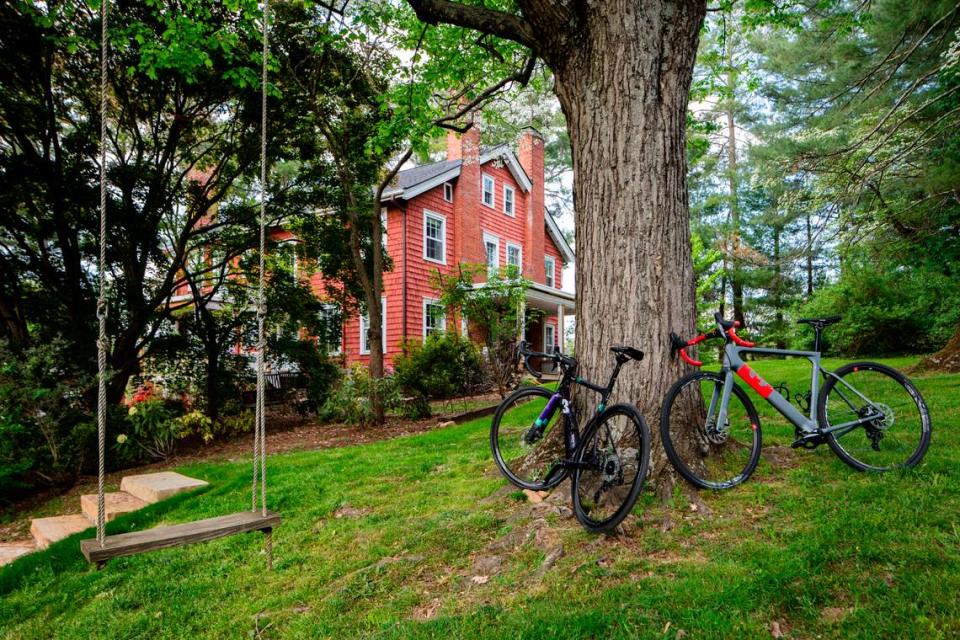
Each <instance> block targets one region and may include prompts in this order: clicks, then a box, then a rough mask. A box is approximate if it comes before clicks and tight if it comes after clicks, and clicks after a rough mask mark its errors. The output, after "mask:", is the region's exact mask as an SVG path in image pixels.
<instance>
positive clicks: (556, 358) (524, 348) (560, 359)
mask: <svg viewBox="0 0 960 640" xmlns="http://www.w3.org/2000/svg"><path fill="white" fill-rule="evenodd" d="M529 346H530V343H529V342H520V344H519V345H518V347H517V357H518V358H523V366H524V368H525V369H526V370H527V372H528V373H529V374H530V375H532V376H533V377H534V378H536V379H537V380H539V379H540V378H542V377H543V372H538V371H536V370H535V369H534V368H533V367H531V366H530V358H544V359H547V360H552V361H553V362H554V363H556V364H558V365H560V366H561V367H563V368H564V369H569V368H575V367H576V366H577V361H576V360H574V359H573V358H571V357H570V356H565V355H563V354H562V353H559V352H554V353H546V352H545V351H531V350H530V349H529Z"/></svg>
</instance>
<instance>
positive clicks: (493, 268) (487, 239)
mask: <svg viewBox="0 0 960 640" xmlns="http://www.w3.org/2000/svg"><path fill="white" fill-rule="evenodd" d="M487 243H490V244H493V245H494V246H495V247H496V248H497V249H496V253H497V255H496V261H497V264H496V265H491V264H490V258H489V256H488V255H487ZM483 259H484V261H485V262H486V263H487V276H488V277H489V276H492V275H494V274H495V273H498V272H499V271H500V237H499V236H495V235H493V234H492V233H487V232H486V231H484V232H483Z"/></svg>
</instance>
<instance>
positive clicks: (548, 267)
mask: <svg viewBox="0 0 960 640" xmlns="http://www.w3.org/2000/svg"><path fill="white" fill-rule="evenodd" d="M543 275H544V280H545V282H544V284H545V285H546V286H548V287H552V288H554V289H559V288H560V287H558V286H557V259H556V258H554V257H553V256H548V255H544V256H543Z"/></svg>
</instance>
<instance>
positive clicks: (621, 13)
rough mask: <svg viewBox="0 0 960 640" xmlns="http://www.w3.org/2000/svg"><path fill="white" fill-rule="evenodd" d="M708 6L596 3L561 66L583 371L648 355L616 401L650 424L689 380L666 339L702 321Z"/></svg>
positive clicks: (657, 475)
mask: <svg viewBox="0 0 960 640" xmlns="http://www.w3.org/2000/svg"><path fill="white" fill-rule="evenodd" d="M704 10H705V7H704V5H703V3H700V2H658V3H636V2H632V1H631V0H617V1H610V2H604V3H597V6H596V8H594V9H593V10H592V12H593V13H594V14H595V15H591V16H590V17H589V18H588V21H589V22H590V24H591V26H592V28H591V29H590V31H589V37H588V39H587V41H586V42H585V43H583V45H582V48H580V49H579V50H578V51H576V52H571V53H572V55H571V56H570V57H569V59H568V62H567V63H566V64H565V65H563V66H562V67H560V68H557V69H555V70H554V71H555V74H556V92H557V95H558V97H559V98H560V104H561V106H562V108H563V111H564V114H565V115H566V118H567V128H568V131H569V134H570V142H571V146H572V151H573V167H574V176H575V177H574V209H575V212H576V213H575V215H576V238H577V278H576V296H577V302H576V314H577V325H576V353H577V356H578V359H579V360H580V362H581V363H582V370H583V373H584V375H585V376H586V377H588V378H590V379H595V380H599V381H603V380H605V378H606V376H608V375H609V373H610V369H611V368H612V366H613V360H612V357H611V355H610V353H609V347H610V346H611V345H615V344H628V345H632V346H636V347H637V348H639V349H642V350H643V351H645V352H646V354H647V355H646V358H644V360H643V361H642V362H640V363H639V364H631V365H628V366H627V367H625V368H624V370H623V373H622V375H621V377H620V380H619V382H618V385H617V390H616V396H617V397H618V398H619V399H621V400H624V401H628V402H633V403H636V404H637V405H638V406H639V407H640V410H641V412H642V413H643V414H644V416H646V417H647V420H648V422H649V423H650V424H651V425H654V426H655V424H656V418H657V416H658V415H659V408H660V403H661V401H662V399H663V397H664V395H665V394H666V392H667V390H668V388H669V386H670V385H671V384H672V382H673V381H674V380H675V379H676V378H677V377H679V376H680V375H681V374H682V373H684V371H683V369H682V365H681V364H679V362H678V361H675V360H671V358H670V357H669V356H670V351H669V343H668V339H667V336H668V335H669V334H670V331H671V330H674V331H678V332H680V333H681V334H684V335H691V334H692V333H693V332H694V330H695V323H696V301H695V284H694V274H693V262H692V258H691V248H690V223H689V208H688V197H687V164H686V155H685V145H686V111H687V102H688V96H689V87H690V80H691V75H692V71H693V63H694V59H695V57H696V52H697V43H698V39H699V31H700V25H701V23H702V20H703V16H704ZM581 415H587V414H586V413H584V412H581ZM652 469H653V474H654V480H655V481H656V482H658V483H660V482H663V481H668V482H667V484H672V478H673V470H672V468H671V467H670V465H669V463H668V462H667V460H666V457H665V455H664V454H663V452H662V449H661V448H660V447H659V446H657V447H655V449H654V458H653V466H652Z"/></svg>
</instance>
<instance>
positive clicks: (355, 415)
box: [318, 364, 400, 425]
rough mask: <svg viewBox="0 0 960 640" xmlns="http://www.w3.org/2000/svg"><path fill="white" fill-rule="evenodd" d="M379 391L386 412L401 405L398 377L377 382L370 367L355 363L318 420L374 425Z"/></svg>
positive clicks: (328, 398) (329, 397) (333, 392)
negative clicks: (374, 401) (374, 396)
mask: <svg viewBox="0 0 960 640" xmlns="http://www.w3.org/2000/svg"><path fill="white" fill-rule="evenodd" d="M375 391H376V392H377V393H378V394H379V396H380V398H381V399H382V401H383V404H384V407H385V408H386V409H391V408H393V407H396V406H398V405H399V404H400V392H399V388H398V387H397V382H396V379H395V377H394V376H387V377H384V378H380V379H379V380H374V379H373V378H372V377H370V372H369V371H367V369H366V367H364V366H362V365H360V364H355V365H354V366H353V368H352V369H350V372H349V374H348V375H346V376H344V378H343V379H342V380H341V381H340V384H339V385H338V386H337V387H336V388H335V389H334V390H333V391H332V392H331V393H330V394H329V396H328V397H327V401H326V402H324V404H323V406H322V407H321V408H320V412H319V414H318V417H319V418H320V419H321V420H325V421H328V422H343V423H346V424H362V425H367V424H372V423H373V422H374V417H375V416H374V412H373V401H372V399H371V398H372V397H373V393H374V392H375Z"/></svg>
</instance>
